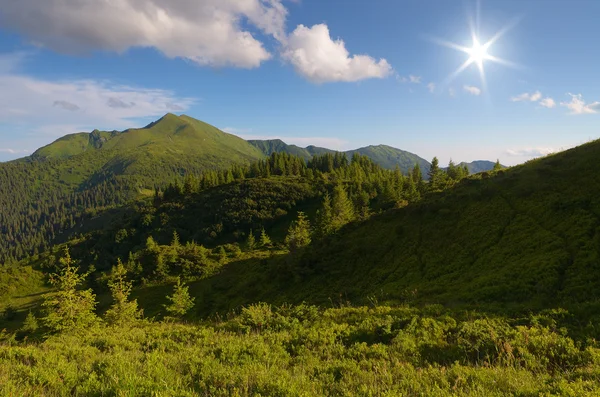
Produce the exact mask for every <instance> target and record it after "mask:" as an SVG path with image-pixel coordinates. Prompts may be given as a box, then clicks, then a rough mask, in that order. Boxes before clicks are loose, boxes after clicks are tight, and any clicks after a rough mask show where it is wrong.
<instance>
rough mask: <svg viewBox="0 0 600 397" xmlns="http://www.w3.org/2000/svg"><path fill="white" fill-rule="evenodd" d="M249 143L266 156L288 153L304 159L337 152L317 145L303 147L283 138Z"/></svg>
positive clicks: (250, 141)
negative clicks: (289, 142) (290, 143)
mask: <svg viewBox="0 0 600 397" xmlns="http://www.w3.org/2000/svg"><path fill="white" fill-rule="evenodd" d="M248 143H249V144H251V145H252V146H254V147H256V148H257V149H258V150H260V151H261V152H262V153H263V154H265V155H266V156H270V155H271V154H273V153H288V154H291V155H294V156H298V157H302V158H303V159H304V160H310V159H311V158H312V157H313V156H315V155H318V154H323V153H333V152H335V151H334V150H331V149H325V148H321V147H317V146H307V147H305V148H302V147H299V146H296V145H288V144H287V143H285V142H283V141H282V140H281V139H268V140H249V141H248Z"/></svg>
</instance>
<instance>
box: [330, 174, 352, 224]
mask: <svg viewBox="0 0 600 397" xmlns="http://www.w3.org/2000/svg"><path fill="white" fill-rule="evenodd" d="M353 218H354V206H353V205H352V201H350V199H349V198H348V194H346V190H345V189H344V186H343V185H342V184H341V183H338V184H337V185H336V186H335V187H334V188H333V200H332V203H331V227H332V230H333V231H337V230H338V229H340V228H341V227H342V226H344V225H345V224H346V223H348V222H350V221H351V220H352V219H353Z"/></svg>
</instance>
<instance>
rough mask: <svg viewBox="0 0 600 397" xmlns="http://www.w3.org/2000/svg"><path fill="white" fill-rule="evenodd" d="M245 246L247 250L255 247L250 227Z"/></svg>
mask: <svg viewBox="0 0 600 397" xmlns="http://www.w3.org/2000/svg"><path fill="white" fill-rule="evenodd" d="M246 248H247V249H248V251H252V250H254V248H256V239H255V238H254V233H253V232H252V229H250V233H248V239H247V240H246Z"/></svg>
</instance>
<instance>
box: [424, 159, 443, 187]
mask: <svg viewBox="0 0 600 397" xmlns="http://www.w3.org/2000/svg"><path fill="white" fill-rule="evenodd" d="M441 172H442V170H441V169H440V162H439V160H438V158H437V157H434V158H433V160H431V167H430V168H429V172H428V173H427V175H428V176H429V189H430V190H437V189H439V188H440V186H439V185H440V174H441Z"/></svg>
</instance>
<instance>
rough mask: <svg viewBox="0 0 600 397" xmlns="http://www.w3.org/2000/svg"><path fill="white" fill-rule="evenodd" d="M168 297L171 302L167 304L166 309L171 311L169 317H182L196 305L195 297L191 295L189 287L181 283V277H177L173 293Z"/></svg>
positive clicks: (168, 311)
mask: <svg viewBox="0 0 600 397" xmlns="http://www.w3.org/2000/svg"><path fill="white" fill-rule="evenodd" d="M167 299H168V300H169V301H170V302H171V303H170V304H168V305H165V310H166V311H167V313H169V318H175V319H180V318H181V317H183V316H184V315H185V314H186V313H187V312H188V311H189V310H190V309H191V308H192V307H194V298H192V297H190V293H189V292H188V287H187V286H185V285H183V284H181V280H180V279H177V284H175V287H174V289H173V295H170V296H167Z"/></svg>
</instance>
